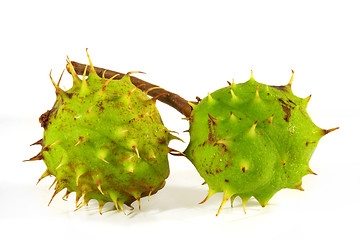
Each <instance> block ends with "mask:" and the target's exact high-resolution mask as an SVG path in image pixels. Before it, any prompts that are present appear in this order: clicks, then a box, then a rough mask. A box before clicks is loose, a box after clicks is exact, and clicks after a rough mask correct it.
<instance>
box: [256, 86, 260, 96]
mask: <svg viewBox="0 0 360 240" xmlns="http://www.w3.org/2000/svg"><path fill="white" fill-rule="evenodd" d="M255 98H256V99H260V95H259V85H257V86H256V92H255Z"/></svg>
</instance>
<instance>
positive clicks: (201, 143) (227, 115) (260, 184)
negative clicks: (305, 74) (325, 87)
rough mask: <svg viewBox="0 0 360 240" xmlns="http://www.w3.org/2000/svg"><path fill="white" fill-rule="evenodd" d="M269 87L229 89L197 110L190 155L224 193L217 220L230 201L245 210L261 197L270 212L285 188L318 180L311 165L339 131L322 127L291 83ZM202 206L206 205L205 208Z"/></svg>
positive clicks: (208, 180)
mask: <svg viewBox="0 0 360 240" xmlns="http://www.w3.org/2000/svg"><path fill="white" fill-rule="evenodd" d="M292 80H293V75H292V77H291V80H290V82H289V84H287V85H285V86H268V85H265V84H261V83H258V82H256V81H255V79H254V78H253V76H252V74H251V78H250V80H248V81H247V82H245V83H242V84H235V83H234V82H233V83H232V84H229V86H228V87H225V88H222V89H219V90H217V91H215V92H213V93H211V94H209V95H208V96H207V97H205V98H204V99H203V100H202V101H201V102H200V103H199V104H198V105H194V104H191V105H192V107H193V110H192V112H191V116H190V118H189V121H190V130H189V132H190V143H189V145H188V147H187V149H186V150H185V154H186V156H187V158H188V159H189V160H190V161H191V162H192V163H193V165H194V166H195V168H196V169H197V170H198V172H199V174H200V175H201V177H203V178H204V180H205V182H206V183H207V184H208V187H209V194H208V196H207V197H206V198H205V199H204V201H203V202H205V201H206V200H207V199H208V198H209V197H211V196H212V195H213V194H215V193H217V192H223V193H224V196H223V201H222V203H221V205H220V208H219V210H218V213H217V215H218V214H219V213H220V211H221V209H222V208H223V206H224V204H225V203H226V202H227V200H228V199H229V198H230V199H231V202H233V200H234V199H235V198H236V197H237V196H239V197H240V198H241V199H242V202H243V208H244V211H245V205H246V202H247V201H248V199H249V198H251V197H252V196H253V197H255V198H256V199H257V200H258V202H259V203H260V205H261V206H263V207H265V206H266V204H267V203H268V201H269V200H270V198H271V197H272V196H273V195H274V194H275V193H276V192H278V191H279V190H281V189H283V188H291V189H299V190H303V189H302V187H301V184H302V177H303V176H305V175H307V174H314V172H313V171H312V170H311V169H310V168H309V160H310V158H311V156H312V154H313V152H314V150H315V148H316V146H317V144H318V142H319V140H320V138H321V137H322V136H324V135H326V134H327V133H329V132H331V131H333V130H335V129H337V128H334V129H330V130H324V129H321V128H319V127H317V126H316V125H315V124H314V123H313V122H312V120H311V119H310V117H309V115H308V114H307V112H306V107H307V104H308V102H309V100H310V97H308V98H299V97H296V96H295V95H294V94H293V93H292V90H291V83H292ZM203 202H202V203H203Z"/></svg>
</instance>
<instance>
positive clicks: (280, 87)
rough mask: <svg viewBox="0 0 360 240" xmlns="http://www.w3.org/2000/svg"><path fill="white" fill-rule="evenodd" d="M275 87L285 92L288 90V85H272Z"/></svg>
mask: <svg viewBox="0 0 360 240" xmlns="http://www.w3.org/2000/svg"><path fill="white" fill-rule="evenodd" d="M270 87H273V88H276V89H277V90H280V91H283V92H288V91H287V89H286V86H270Z"/></svg>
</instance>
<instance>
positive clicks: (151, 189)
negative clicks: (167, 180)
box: [148, 187, 154, 201]
mask: <svg viewBox="0 0 360 240" xmlns="http://www.w3.org/2000/svg"><path fill="white" fill-rule="evenodd" d="M153 189H154V188H153V187H151V188H150V192H149V195H148V201H150V196H151V193H152V191H153Z"/></svg>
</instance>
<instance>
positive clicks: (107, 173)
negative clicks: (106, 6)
mask: <svg viewBox="0 0 360 240" xmlns="http://www.w3.org/2000/svg"><path fill="white" fill-rule="evenodd" d="M89 61H90V58H89ZM67 68H68V70H69V72H71V74H72V77H73V87H72V88H71V89H69V90H68V91H64V90H62V89H60V87H59V83H58V84H56V83H55V82H54V81H53V80H52V78H51V80H52V82H53V85H54V86H55V89H56V95H57V97H56V102H55V104H54V106H53V108H52V109H51V110H49V111H47V112H46V113H44V114H43V115H42V116H41V117H40V122H41V125H42V127H43V128H44V136H43V139H41V140H40V141H38V142H36V143H35V144H40V145H41V146H42V149H41V151H40V153H39V154H38V155H37V156H35V157H33V158H31V159H29V160H28V161H33V160H43V161H44V163H45V164H46V167H47V169H46V171H45V172H44V174H43V175H42V176H41V177H40V179H39V181H40V180H41V179H43V178H44V177H47V176H55V181H54V184H55V183H56V185H55V193H54V195H53V197H54V196H55V195H56V194H58V193H59V192H60V191H61V190H63V189H66V190H67V191H66V193H65V196H64V198H67V197H68V195H69V194H70V193H71V192H75V193H76V209H79V208H81V207H83V206H84V205H86V204H87V203H88V202H89V201H90V200H91V199H96V200H97V201H98V202H99V211H100V214H101V209H102V207H103V206H104V204H105V203H106V202H113V203H114V204H115V207H116V208H117V210H118V211H119V209H121V210H122V211H124V208H123V204H126V205H128V206H131V203H132V202H133V201H135V200H138V201H139V208H140V198H141V197H143V196H150V195H151V194H154V193H156V192H157V191H158V190H160V189H161V188H162V187H163V186H164V185H165V179H166V178H167V177H168V175H169V163H168V158H167V155H168V153H169V148H168V143H169V141H170V140H171V139H172V138H173V136H172V135H171V134H170V133H169V132H170V131H169V130H168V129H166V127H165V126H164V125H163V123H162V120H161V118H160V115H159V113H158V110H157V108H156V106H155V102H156V98H153V99H150V98H149V97H147V96H146V94H145V93H144V92H142V91H141V90H140V89H138V88H137V87H135V86H134V85H133V84H132V83H131V81H130V77H129V74H130V73H128V74H126V75H125V76H124V77H123V78H122V79H121V80H113V79H112V78H110V79H106V78H105V77H102V78H101V77H99V76H98V75H97V74H96V72H95V70H94V67H93V65H92V63H91V61H90V66H89V68H90V69H89V71H90V73H89V76H88V77H87V78H85V74H84V77H83V79H80V78H79V77H78V76H77V74H76V72H75V70H74V68H73V66H72V64H71V62H70V61H69V60H68V65H67ZM50 77H51V76H50ZM114 77H115V76H114ZM52 199H53V198H51V200H52ZM50 202H51V201H50ZM49 204H50V203H49ZM124 213H125V212H124Z"/></svg>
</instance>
